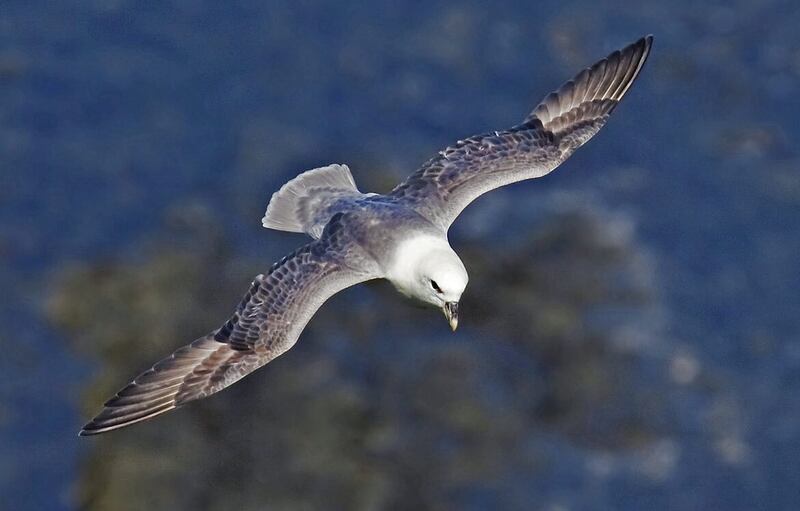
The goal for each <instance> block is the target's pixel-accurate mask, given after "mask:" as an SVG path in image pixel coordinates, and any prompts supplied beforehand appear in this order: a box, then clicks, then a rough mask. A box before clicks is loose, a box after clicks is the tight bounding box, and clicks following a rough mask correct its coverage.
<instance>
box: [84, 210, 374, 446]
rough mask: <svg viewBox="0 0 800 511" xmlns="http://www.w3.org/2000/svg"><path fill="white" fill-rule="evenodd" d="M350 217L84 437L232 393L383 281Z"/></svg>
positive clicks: (263, 281) (132, 387)
mask: <svg viewBox="0 0 800 511" xmlns="http://www.w3.org/2000/svg"><path fill="white" fill-rule="evenodd" d="M344 216H346V215H341V214H339V215H336V217H334V218H333V219H332V220H331V222H330V224H329V225H328V227H327V228H326V230H325V232H324V233H323V235H322V238H320V239H319V240H316V241H314V242H312V243H310V244H309V245H306V246H304V247H302V248H300V249H299V250H297V251H295V252H294V253H292V254H290V255H289V256H287V257H285V258H283V259H282V260H281V261H280V262H278V263H276V264H275V265H273V266H272V268H271V269H270V271H269V273H268V274H267V275H259V276H257V277H256V278H255V280H254V281H253V284H252V285H251V287H250V290H249V291H248V292H247V294H246V295H245V296H244V298H243V299H242V301H241V303H240V304H239V306H238V307H237V308H236V311H235V312H234V313H233V316H232V317H231V318H230V319H229V320H228V321H227V322H226V323H225V324H224V325H223V326H222V327H221V328H219V329H218V330H216V331H215V332H213V333H210V334H208V335H206V336H205V337H201V338H200V339H197V340H196V341H194V342H192V343H191V344H189V345H187V346H184V347H183V348H180V349H178V350H177V351H176V352H175V353H173V354H172V355H171V356H169V357H167V358H165V359H164V360H161V361H160V362H158V363H156V364H155V365H154V366H153V367H152V368H150V369H148V370H147V371H145V372H144V373H142V374H141V375H139V376H138V377H136V378H135V379H134V380H133V381H132V382H131V383H129V384H128V385H127V386H126V387H125V388H123V389H122V390H120V391H119V392H118V393H117V395H116V396H114V397H113V398H111V399H110V400H109V401H108V402H106V403H105V407H104V408H103V410H102V411H101V412H100V414H99V415H97V417H95V418H94V419H92V421H91V422H89V423H88V424H87V425H86V426H84V427H83V429H82V430H81V432H80V434H81V435H94V434H98V433H104V432H106V431H111V430H114V429H118V428H122V427H125V426H128V425H131V424H134V423H136V422H140V421H143V420H146V419H149V418H151V417H154V416H156V415H159V414H162V413H164V412H167V411H169V410H172V409H173V408H176V407H178V406H181V405H183V404H186V403H188V402H190V401H194V400H196V399H200V398H204V397H206V396H209V395H211V394H213V393H215V392H218V391H220V390H222V389H224V388H225V387H227V386H228V385H231V384H232V383H234V382H236V381H237V380H239V379H240V378H242V377H244V376H246V375H247V374H249V373H251V372H253V371H255V370H256V369H258V368H259V367H261V366H263V365H264V364H266V363H267V362H269V361H271V360H273V359H274V358H275V357H277V356H279V355H281V354H282V353H284V352H285V351H286V350H288V349H289V348H291V347H292V346H293V345H294V343H295V342H296V341H297V338H298V336H299V335H300V333H301V332H302V331H303V328H304V327H305V325H306V323H308V321H309V320H310V319H311V317H312V316H313V315H314V313H315V312H316V311H317V309H318V308H319V307H320V306H321V305H322V304H323V303H324V302H325V301H326V300H327V299H328V298H330V297H331V296H333V295H334V294H336V293H337V292H339V291H341V290H342V289H345V288H347V287H350V286H353V285H355V284H358V283H360V282H364V281H366V280H370V279H373V278H377V277H379V275H378V274H377V273H376V272H375V271H374V267H373V264H372V261H371V259H369V257H368V256H366V255H365V254H364V253H363V252H362V251H361V249H360V246H359V245H358V244H357V243H356V242H355V241H353V240H352V239H351V237H350V235H349V233H348V229H347V228H346V226H345V223H346V219H344V218H343V217H344Z"/></svg>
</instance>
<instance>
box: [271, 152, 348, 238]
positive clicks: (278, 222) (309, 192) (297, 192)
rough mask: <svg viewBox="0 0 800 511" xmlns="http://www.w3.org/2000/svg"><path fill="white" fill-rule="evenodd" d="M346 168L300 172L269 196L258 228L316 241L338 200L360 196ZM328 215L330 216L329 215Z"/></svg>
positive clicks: (340, 166) (338, 166)
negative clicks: (260, 225)
mask: <svg viewBox="0 0 800 511" xmlns="http://www.w3.org/2000/svg"><path fill="white" fill-rule="evenodd" d="M360 195H361V192H359V191H358V188H356V183H355V181H354V180H353V176H352V175H351V174H350V169H349V168H347V165H337V164H333V165H328V166H327V167H320V168H317V169H313V170H309V171H307V172H303V173H302V174H300V175H299V176H297V177H296V178H294V179H292V180H291V181H289V182H288V183H286V184H285V185H283V186H282V187H281V189H280V190H278V191H277V192H275V193H274V194H273V195H272V199H271V200H270V201H269V205H268V206H267V212H266V213H265V214H264V218H263V219H262V220H261V224H262V225H263V226H264V227H266V228H268V229H276V230H279V231H289V232H304V233H306V234H308V235H310V236H311V237H313V238H319V237H320V235H321V234H322V230H323V228H324V227H325V224H326V223H327V221H328V220H329V219H330V217H331V216H332V212H329V211H327V210H328V209H329V208H330V206H332V205H333V203H334V202H336V201H337V200H339V199H342V198H348V197H356V196H360ZM329 213H330V214H329Z"/></svg>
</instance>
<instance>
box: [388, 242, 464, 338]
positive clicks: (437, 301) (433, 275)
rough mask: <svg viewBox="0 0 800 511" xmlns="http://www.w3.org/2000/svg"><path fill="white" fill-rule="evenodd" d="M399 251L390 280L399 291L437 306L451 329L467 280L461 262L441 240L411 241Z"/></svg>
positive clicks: (453, 327)
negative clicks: (394, 271)
mask: <svg viewBox="0 0 800 511" xmlns="http://www.w3.org/2000/svg"><path fill="white" fill-rule="evenodd" d="M403 252H404V253H402V254H399V257H398V262H397V269H398V270H399V271H397V272H396V273H395V275H394V278H390V280H392V281H393V282H394V284H395V286H396V287H397V288H398V289H399V290H400V291H401V292H402V293H404V294H406V295H408V296H410V297H411V298H415V299H417V300H420V301H421V302H424V303H426V304H428V305H432V306H434V307H436V308H438V309H441V310H442V312H444V315H445V317H446V318H447V322H448V323H449V324H450V328H452V329H453V330H455V329H456V327H457V326H458V302H459V301H460V300H461V294H462V293H463V292H464V289H465V288H466V287H467V281H468V280H469V277H468V276H467V270H466V269H465V268H464V263H462V262H461V259H459V257H458V255H456V253H455V252H454V251H453V249H452V248H450V245H449V244H447V242H446V241H444V240H441V241H439V240H435V241H429V240H425V241H420V242H415V243H413V244H412V245H411V246H409V247H406V249H405V250H403Z"/></svg>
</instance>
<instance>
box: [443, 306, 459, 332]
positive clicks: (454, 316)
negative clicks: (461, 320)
mask: <svg viewBox="0 0 800 511" xmlns="http://www.w3.org/2000/svg"><path fill="white" fill-rule="evenodd" d="M442 310H443V311H444V317H446V318H447V322H448V323H450V328H452V329H453V332H455V331H456V328H458V302H446V303H445V304H444V307H442Z"/></svg>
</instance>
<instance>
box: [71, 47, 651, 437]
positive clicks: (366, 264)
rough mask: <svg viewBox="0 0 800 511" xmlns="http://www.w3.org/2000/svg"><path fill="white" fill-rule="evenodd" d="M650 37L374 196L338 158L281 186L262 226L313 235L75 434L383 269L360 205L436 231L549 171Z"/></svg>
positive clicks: (255, 363)
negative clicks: (509, 123)
mask: <svg viewBox="0 0 800 511" xmlns="http://www.w3.org/2000/svg"><path fill="white" fill-rule="evenodd" d="M651 44H652V37H650V36H648V37H645V38H642V39H640V40H638V41H637V42H635V43H633V44H631V45H630V46H627V47H626V48H624V49H622V50H619V51H616V52H614V53H612V54H611V55H609V56H608V57H606V58H605V59H603V60H601V61H599V62H597V63H596V64H594V65H593V66H592V67H590V68H587V69H585V70H583V71H581V72H580V73H579V74H578V75H577V76H575V78H573V79H572V80H570V81H568V82H567V83H566V84H564V85H563V86H562V87H561V88H559V89H558V90H556V91H555V92H553V93H551V94H550V95H548V96H547V97H546V98H545V99H544V100H543V101H542V102H541V103H540V104H539V105H538V106H537V107H536V108H535V109H534V110H533V112H531V114H530V115H529V116H528V117H527V118H525V120H524V121H523V122H522V123H521V124H519V125H517V126H514V127H512V128H509V129H506V130H500V131H494V132H490V133H486V134H483V135H477V136H473V137H470V138H467V139H464V140H460V141H458V142H457V143H456V144H455V145H453V146H451V147H448V148H446V149H444V150H442V151H440V152H439V153H438V154H437V155H436V156H434V157H433V158H431V159H430V160H428V161H427V162H426V163H425V164H424V165H423V166H422V167H421V168H420V169H419V170H417V171H416V172H414V173H413V174H412V175H411V176H409V178H408V179H406V180H405V181H404V182H403V183H401V184H400V185H398V186H397V187H396V188H394V189H393V190H392V191H391V192H389V193H388V194H386V195H377V194H362V193H361V192H359V191H358V190H357V189H356V187H355V183H354V181H353V179H352V176H351V175H350V172H349V169H347V167H346V166H342V165H332V166H330V167H323V168H321V169H315V170H313V171H309V172H307V173H304V174H301V175H300V176H298V177H297V178H295V179H294V180H292V181H290V182H289V183H287V185H285V186H284V187H283V188H281V190H279V191H278V192H276V194H275V195H274V196H273V198H272V201H271V202H270V206H269V208H268V209H267V214H266V216H265V218H264V221H263V223H264V225H265V226H266V227H271V228H275V229H280V230H287V231H297V232H305V233H307V234H309V235H310V236H311V237H312V238H314V241H312V242H311V243H309V244H308V245H306V246H304V247H301V248H300V249H298V250H296V251H295V252H293V253H292V254H290V255H289V256H287V257H285V258H284V259H282V260H281V261H279V262H278V263H276V264H275V265H273V266H272V268H271V269H270V271H269V272H268V273H267V274H266V275H259V276H257V277H256V278H255V280H254V281H253V283H252V285H251V287H250V290H249V291H248V292H247V294H246V295H245V296H244V298H243V299H242V301H241V302H240V304H239V305H238V307H237V308H236V310H235V311H234V313H233V315H232V316H231V318H230V319H229V320H228V321H227V322H226V323H225V324H224V325H223V326H222V327H220V328H219V329H218V330H216V331H214V332H212V333H210V334H208V335H207V336H205V337H201V338H200V339H197V340H195V341H194V342H192V343H191V344H189V345H187V346H184V347H183V348H180V349H178V350H177V351H176V352H175V353H173V354H172V355H171V356H169V357H167V358H165V359H164V360H162V361H160V362H158V363H156V364H155V365H154V366H153V367H152V368H150V369H148V370H147V371H145V372H144V373H142V374H141V375H139V376H138V377H136V378H135V379H134V380H133V381H132V382H131V383H130V384H128V385H127V386H126V387H125V388H123V389H122V390H120V391H119V392H118V393H117V394H116V395H115V396H114V397H113V398H111V399H110V400H109V401H108V402H106V403H105V407H104V409H103V410H102V411H101V412H100V414H99V415H97V417H95V418H94V419H93V420H92V421H91V422H89V423H88V424H87V425H86V426H84V428H83V429H82V430H81V435H93V434H98V433H103V432H106V431H111V430H114V429H118V428H121V427H124V426H128V425H130V424H134V423H136V422H140V421H143V420H146V419H149V418H151V417H154V416H156V415H159V414H161V413H164V412H166V411H169V410H171V409H173V408H176V407H178V406H181V405H183V404H186V403H188V402H190V401H194V400H196V399H200V398H203V397H207V396H209V395H211V394H213V393H215V392H218V391H220V390H222V389H223V388H225V387H227V386H228V385H231V384H232V383H234V382H235V381H237V380H239V379H240V378H242V377H244V376H246V375H247V374H249V373H251V372H252V371H254V370H256V369H258V368H259V367H261V366H263V365H264V364H266V363H267V362H269V361H271V360H272V359H274V358H275V357H277V356H279V355H280V354H282V353H283V352H285V351H286V350H288V349H289V348H291V347H292V346H293V345H294V343H295V342H296V340H297V338H298V337H299V335H300V333H301V332H302V331H303V328H304V327H305V325H306V323H307V322H308V321H309V320H310V319H311V317H312V316H313V314H314V313H315V312H316V310H317V309H318V308H319V307H320V306H321V305H322V304H323V303H324V302H325V301H326V300H327V299H328V298H330V297H331V296H332V295H334V294H335V293H337V292H338V291H340V290H342V289H344V288H346V287H349V286H352V285H355V284H358V283H360V282H364V281H366V280H370V279H374V278H381V277H386V276H387V275H386V272H385V271H384V269H385V261H383V260H382V258H383V257H384V256H385V254H384V255H381V251H380V250H378V251H376V250H374V246H370V244H371V243H373V242H371V241H370V239H371V237H372V234H371V232H372V233H374V234H375V235H376V236H377V230H376V231H370V225H372V224H374V223H378V222H376V221H374V219H371V218H370V214H371V213H372V214H373V216H374V217H375V218H378V217H380V218H394V219H403V218H408V217H409V215H412V214H413V215H414V216H416V217H418V218H420V219H421V221H422V222H424V223H425V224H426V225H427V226H428V228H429V230H430V231H431V232H437V233H438V234H439V235H440V236H442V237H445V236H446V232H447V229H448V228H449V226H450V224H451V223H452V222H453V221H454V220H455V218H456V217H457V216H458V214H459V213H460V212H461V211H462V210H463V209H464V208H465V207H466V206H467V205H468V204H469V203H470V202H472V201H473V200H474V199H475V198H477V197H478V196H480V195H481V194H483V193H486V192H488V191H490V190H493V189H495V188H498V187H501V186H504V185H507V184H510V183H513V182H516V181H522V180H525V179H532V178H536V177H540V176H543V175H545V174H547V173H549V172H550V171H552V170H553V169H555V168H556V167H557V166H558V165H559V164H561V162H563V161H564V160H565V159H566V158H568V157H569V156H570V155H571V154H572V153H573V152H574V151H575V149H577V148H578V147H580V146H581V145H583V144H584V143H585V142H586V141H588V140H589V139H590V138H591V137H592V136H594V134H595V133H597V131H599V130H600V128H602V127H603V125H604V124H605V123H606V121H607V119H608V116H609V115H610V114H611V112H612V111H613V110H614V108H615V107H616V105H617V104H618V102H619V101H620V100H621V99H622V97H623V96H624V95H625V93H626V92H627V91H628V89H629V88H630V86H631V84H632V83H633V81H634V80H635V79H636V77H637V76H638V74H639V71H640V70H641V68H642V66H643V65H644V62H645V60H646V59H647V56H648V54H649V52H650V47H651ZM396 221H397V222H400V221H401V220H396ZM403 227H404V228H406V230H408V226H403ZM385 228H386V226H385V225H383V226H381V229H384V230H385ZM402 230H403V229H402V228H401V229H399V231H402ZM381 236H384V237H385V234H381ZM373 244H374V243H373Z"/></svg>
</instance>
